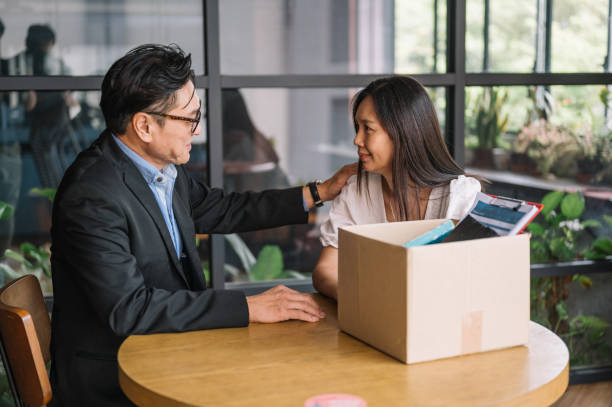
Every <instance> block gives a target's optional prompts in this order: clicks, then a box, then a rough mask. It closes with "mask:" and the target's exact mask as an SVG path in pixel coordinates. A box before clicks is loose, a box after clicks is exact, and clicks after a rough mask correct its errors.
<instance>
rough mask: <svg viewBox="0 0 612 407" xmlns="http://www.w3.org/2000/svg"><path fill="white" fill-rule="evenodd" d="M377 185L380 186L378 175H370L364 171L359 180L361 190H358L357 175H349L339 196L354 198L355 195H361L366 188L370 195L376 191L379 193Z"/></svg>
mask: <svg viewBox="0 0 612 407" xmlns="http://www.w3.org/2000/svg"><path fill="white" fill-rule="evenodd" d="M366 178H367V184H366ZM379 185H380V175H378V174H372V173H369V172H365V171H364V173H363V177H362V179H361V187H362V188H361V189H360V188H359V181H358V178H357V175H351V177H350V178H349V179H348V180H347V181H346V184H345V185H344V188H342V192H341V194H340V196H342V197H343V198H348V197H356V196H357V195H360V194H363V193H364V192H365V190H366V186H367V189H368V190H369V192H370V194H372V193H375V192H376V191H380V187H379Z"/></svg>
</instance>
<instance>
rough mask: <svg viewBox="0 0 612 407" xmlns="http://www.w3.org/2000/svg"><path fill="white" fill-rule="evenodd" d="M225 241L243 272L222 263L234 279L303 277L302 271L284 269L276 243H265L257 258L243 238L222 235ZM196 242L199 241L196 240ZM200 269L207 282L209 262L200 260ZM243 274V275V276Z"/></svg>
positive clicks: (255, 279) (254, 279)
mask: <svg viewBox="0 0 612 407" xmlns="http://www.w3.org/2000/svg"><path fill="white" fill-rule="evenodd" d="M223 236H224V238H225V241H226V242H227V243H228V244H229V246H230V247H231V248H232V250H233V251H234V253H236V255H237V256H238V259H239V260H240V263H241V265H242V268H243V269H244V273H245V274H246V275H244V274H242V273H243V272H241V270H240V269H239V268H237V267H235V266H232V265H231V264H224V265H223V269H224V272H225V273H227V274H230V275H232V277H234V279H238V280H240V279H241V278H244V277H246V278H245V279H246V280H248V281H267V280H278V279H287V278H297V279H304V278H306V276H304V275H303V274H302V273H300V272H298V271H295V270H285V267H284V263H283V253H282V251H281V249H280V247H278V246H276V245H265V246H264V247H263V248H262V249H261V251H260V252H259V253H258V255H257V258H255V256H254V255H253V253H252V252H251V249H249V247H248V246H247V245H246V243H245V242H244V240H242V238H241V237H240V236H238V235H237V234H228V235H223ZM196 244H199V241H198V240H196ZM202 270H203V272H204V276H205V278H206V281H207V282H210V263H209V262H208V261H203V262H202ZM243 276H244V277H243Z"/></svg>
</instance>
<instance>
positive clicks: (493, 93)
mask: <svg viewBox="0 0 612 407" xmlns="http://www.w3.org/2000/svg"><path fill="white" fill-rule="evenodd" d="M507 100H508V94H507V93H503V92H498V91H497V90H496V89H494V88H485V89H484V91H483V93H482V95H481V96H480V97H479V98H478V99H477V100H476V108H475V109H474V111H475V112H476V120H475V123H474V126H475V128H474V131H475V132H476V136H477V138H478V147H480V148H488V149H492V148H495V147H497V146H498V145H499V138H500V136H501V135H502V134H503V133H504V132H505V131H506V128H507V127H508V114H506V115H502V112H501V111H502V108H503V106H504V104H505V103H506V101H507Z"/></svg>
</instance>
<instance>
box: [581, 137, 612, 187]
mask: <svg viewBox="0 0 612 407" xmlns="http://www.w3.org/2000/svg"><path fill="white" fill-rule="evenodd" d="M579 145H580V156H579V158H578V160H577V165H578V171H577V174H576V181H578V182H580V183H589V182H593V183H598V182H601V181H602V180H603V179H604V178H606V177H610V176H611V175H612V133H607V134H590V133H587V134H585V135H582V136H581V137H580V143H579Z"/></svg>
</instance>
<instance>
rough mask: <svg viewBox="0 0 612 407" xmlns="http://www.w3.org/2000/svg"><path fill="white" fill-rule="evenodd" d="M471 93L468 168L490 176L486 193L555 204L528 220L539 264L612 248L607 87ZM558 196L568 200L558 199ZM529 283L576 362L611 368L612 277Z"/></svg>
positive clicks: (562, 265)
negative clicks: (609, 244) (600, 243)
mask: <svg viewBox="0 0 612 407" xmlns="http://www.w3.org/2000/svg"><path fill="white" fill-rule="evenodd" d="M466 91H467V92H466V93H467V98H466V99H467V101H468V102H467V104H466V161H467V165H468V168H467V171H468V172H470V173H475V174H479V175H482V176H484V177H485V178H487V179H489V180H490V181H492V184H490V185H486V190H487V191H486V192H487V193H490V194H494V195H501V196H507V197H512V198H517V199H522V200H528V201H533V202H543V201H545V200H546V201H548V202H549V204H547V205H549V206H548V208H549V209H551V210H552V212H551V213H552V215H551V216H546V215H544V214H540V215H539V216H538V217H537V218H536V219H535V220H534V222H533V223H532V224H531V225H530V226H529V228H530V229H529V230H530V232H531V243H530V244H531V245H530V248H531V249H530V250H531V263H532V264H537V263H555V267H556V268H557V270H559V271H560V272H562V271H563V270H565V269H566V268H570V267H573V264H572V261H574V260H584V259H591V258H595V257H596V256H601V257H603V256H606V255H610V254H612V253H610V252H609V249H608V251H607V252H606V250H605V249H604V248H603V247H599V246H598V244H597V243H596V241H598V239H599V241H608V240H609V239H610V236H612V218H610V217H609V215H610V214H612V137H611V135H610V134H611V133H610V130H609V128H608V127H607V126H606V123H609V121H608V120H609V118H610V113H609V112H608V113H607V114H606V106H605V105H604V104H603V103H602V101H601V99H603V100H605V99H606V96H607V94H606V93H605V92H606V91H607V90H606V88H605V87H603V86H551V87H550V89H549V90H547V89H546V88H544V87H538V88H536V87H518V86H517V87H495V88H481V87H470V88H467V89H466ZM602 92H603V94H602ZM600 98H601V99H600ZM506 120H507V121H506ZM555 191H557V192H555ZM554 195H559V196H560V197H561V198H562V199H563V200H564V202H565V203H561V204H559V203H557V204H556V205H555V206H551V205H552V204H551V203H550V202H551V201H550V199H551V198H552V197H553V196H554ZM572 200H573V201H574V202H575V203H577V204H574V205H571V202H572ZM562 202H563V201H562ZM581 203H584V207H583V208H582V204H581ZM606 239H608V240H606ZM602 267H603V268H605V267H606V266H605V265H602ZM531 284H532V290H531V318H532V320H534V321H536V322H538V323H541V324H543V325H544V326H547V327H548V328H549V329H552V330H553V331H555V332H556V333H557V334H558V335H559V336H560V337H561V338H562V339H563V340H565V342H566V344H567V346H568V349H569V351H570V366H571V368H572V369H576V368H580V367H584V368H586V367H595V366H604V365H609V364H610V363H611V362H612V359H610V355H611V353H610V349H611V346H612V334H611V333H610V328H609V325H608V324H610V322H612V309H611V308H610V306H609V305H610V292H611V289H612V274H610V273H602V274H589V275H588V276H586V275H585V276H579V275H575V276H573V277H572V276H563V277H553V278H535V279H532V280H531Z"/></svg>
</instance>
